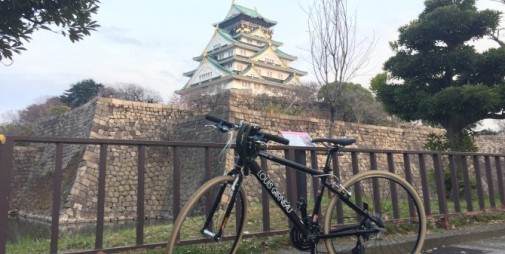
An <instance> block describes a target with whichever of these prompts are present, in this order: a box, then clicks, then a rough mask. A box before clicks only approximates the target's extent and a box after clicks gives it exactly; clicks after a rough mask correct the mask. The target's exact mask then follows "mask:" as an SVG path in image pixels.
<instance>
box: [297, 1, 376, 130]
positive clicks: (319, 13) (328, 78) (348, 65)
mask: <svg viewBox="0 0 505 254" xmlns="http://www.w3.org/2000/svg"><path fill="white" fill-rule="evenodd" d="M306 12H307V14H308V16H309V18H308V22H307V24H308V30H309V36H310V53H311V57H312V67H313V72H314V74H315V76H316V79H317V81H318V83H319V85H320V86H321V87H322V86H324V85H327V84H330V83H335V84H336V86H335V87H336V89H326V92H325V93H326V94H325V95H324V97H325V98H326V102H327V103H328V105H329V109H330V119H329V120H330V126H329V136H330V137H332V136H333V124H334V122H335V119H336V118H337V113H338V112H337V107H336V103H337V96H336V95H337V94H338V93H340V92H341V90H342V87H343V86H344V85H345V83H347V82H349V81H350V80H351V79H352V78H354V77H356V76H357V75H358V74H359V73H358V72H359V71H360V70H362V68H363V66H365V65H366V63H367V61H368V59H369V56H370V54H371V52H372V50H373V48H374V46H375V37H372V39H371V41H369V42H368V43H366V42H367V40H361V41H359V40H358V38H357V34H356V18H355V17H356V15H350V14H349V13H348V9H347V1H346V0H333V1H328V0H314V4H313V5H312V6H310V7H309V8H308V9H307V10H306Z"/></svg>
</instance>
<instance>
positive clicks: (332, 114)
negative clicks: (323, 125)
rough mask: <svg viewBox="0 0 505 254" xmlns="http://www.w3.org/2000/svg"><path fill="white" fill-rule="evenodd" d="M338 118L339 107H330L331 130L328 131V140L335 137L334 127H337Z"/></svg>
mask: <svg viewBox="0 0 505 254" xmlns="http://www.w3.org/2000/svg"><path fill="white" fill-rule="evenodd" d="M336 118H337V107H336V106H335V105H330V123H329V130H328V138H333V135H334V130H333V128H334V126H335V119H336Z"/></svg>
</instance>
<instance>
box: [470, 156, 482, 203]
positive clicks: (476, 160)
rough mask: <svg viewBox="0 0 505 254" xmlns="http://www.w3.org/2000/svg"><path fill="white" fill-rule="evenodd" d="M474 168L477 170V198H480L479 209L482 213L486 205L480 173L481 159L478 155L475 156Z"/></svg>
mask: <svg viewBox="0 0 505 254" xmlns="http://www.w3.org/2000/svg"><path fill="white" fill-rule="evenodd" d="M473 167H474V169H475V184H476V187H477V196H478V197H479V208H480V210H481V211H484V209H485V205H484V191H483V189H482V182H481V174H480V173H481V172H480V165H479V157H478V156H477V155H474V156H473Z"/></svg>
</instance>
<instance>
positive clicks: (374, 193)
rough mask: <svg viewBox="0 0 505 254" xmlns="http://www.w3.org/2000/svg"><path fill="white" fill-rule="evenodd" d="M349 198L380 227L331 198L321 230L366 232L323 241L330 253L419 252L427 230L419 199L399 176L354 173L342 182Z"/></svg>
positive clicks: (382, 172) (328, 231)
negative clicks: (348, 228)
mask: <svg viewBox="0 0 505 254" xmlns="http://www.w3.org/2000/svg"><path fill="white" fill-rule="evenodd" d="M344 187H345V188H346V189H347V190H348V191H350V192H351V193H352V195H351V198H350V200H351V201H352V202H353V203H354V204H357V205H358V206H360V207H362V208H363V209H365V210H367V211H368V213H369V214H371V215H372V217H373V218H374V219H376V220H378V221H379V222H380V224H382V225H383V226H377V225H376V224H375V223H373V222H372V221H371V220H367V219H364V218H363V216H360V215H358V213H356V212H355V211H354V210H352V209H350V208H349V207H348V206H347V205H346V204H344V203H343V202H342V200H340V198H339V197H338V195H334V196H333V198H332V199H331V201H330V203H329V205H328V209H327V212H326V214H325V221H324V233H325V234H329V233H331V232H336V231H337V230H339V229H343V228H347V227H350V228H352V229H356V230H361V232H364V231H366V230H368V231H369V232H368V233H362V234H361V235H360V236H357V235H351V236H344V237H338V238H331V239H327V240H326V247H327V249H328V252H329V253H419V252H420V251H421V248H422V246H423V243H424V237H425V233H426V216H425V213H424V207H423V205H422V203H421V199H420V198H419V196H418V195H417V193H416V191H415V190H414V188H413V187H412V186H411V185H410V184H409V183H408V182H406V181H405V180H403V179H402V178H400V177H398V176H396V175H394V174H392V173H389V172H385V171H368V172H364V173H361V174H357V175H355V176H353V177H352V178H351V179H349V180H348V181H347V182H345V183H344Z"/></svg>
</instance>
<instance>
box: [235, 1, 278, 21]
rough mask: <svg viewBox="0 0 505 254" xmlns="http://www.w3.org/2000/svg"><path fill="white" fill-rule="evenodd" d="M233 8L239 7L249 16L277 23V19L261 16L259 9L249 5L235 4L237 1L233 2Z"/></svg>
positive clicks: (241, 11)
mask: <svg viewBox="0 0 505 254" xmlns="http://www.w3.org/2000/svg"><path fill="white" fill-rule="evenodd" d="M232 8H235V9H237V10H238V11H239V12H240V13H243V14H245V15H247V16H249V17H253V18H262V19H264V20H265V21H267V22H269V23H272V24H277V22H276V21H273V20H269V19H266V18H265V17H263V16H261V14H259V12H258V11H257V10H253V9H249V8H247V7H244V6H241V5H238V4H235V3H233V4H232Z"/></svg>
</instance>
